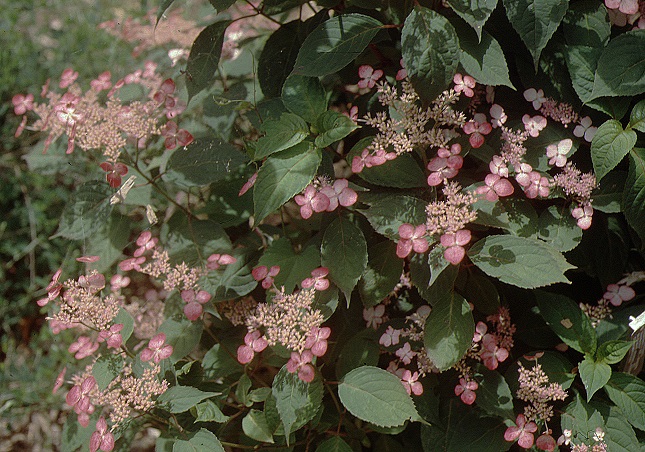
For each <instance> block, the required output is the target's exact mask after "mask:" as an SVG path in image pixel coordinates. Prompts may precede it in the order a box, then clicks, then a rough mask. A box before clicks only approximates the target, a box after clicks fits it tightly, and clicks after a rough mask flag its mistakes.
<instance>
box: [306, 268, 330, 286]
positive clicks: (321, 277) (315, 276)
mask: <svg viewBox="0 0 645 452" xmlns="http://www.w3.org/2000/svg"><path fill="white" fill-rule="evenodd" d="M328 274H329V269H328V268H327V267H318V268H316V269H314V270H312V271H311V278H305V279H303V280H302V283H301V284H300V285H301V286H302V288H303V289H309V288H311V287H313V288H314V289H316V290H327V289H328V288H329V280H328V279H327V278H326V277H327V275H328Z"/></svg>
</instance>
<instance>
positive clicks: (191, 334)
mask: <svg viewBox="0 0 645 452" xmlns="http://www.w3.org/2000/svg"><path fill="white" fill-rule="evenodd" d="M203 329H204V324H203V323H202V322H201V321H196V322H191V321H190V320H188V319H187V318H185V317H183V316H182V317H180V318H179V319H177V318H170V319H166V320H165V321H164V322H163V323H162V324H161V326H160V327H159V332H160V333H165V335H166V344H170V345H172V347H173V351H172V355H171V356H170V361H171V362H172V363H176V362H177V361H179V360H180V359H182V358H183V357H184V356H186V355H187V354H189V353H190V352H192V351H193V349H194V348H195V346H196V345H197V344H199V340H200V339H201V337H202V331H203Z"/></svg>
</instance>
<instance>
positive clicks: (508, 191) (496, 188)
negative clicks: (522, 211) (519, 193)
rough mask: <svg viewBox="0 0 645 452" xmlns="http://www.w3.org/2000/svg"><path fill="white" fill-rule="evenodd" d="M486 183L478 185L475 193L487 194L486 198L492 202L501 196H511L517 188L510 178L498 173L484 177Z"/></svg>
mask: <svg viewBox="0 0 645 452" xmlns="http://www.w3.org/2000/svg"><path fill="white" fill-rule="evenodd" d="M484 182H485V183H486V185H483V186H481V187H478V188H477V189H476V190H475V193H476V194H478V195H482V194H483V195H485V196H486V199H487V200H488V201H491V202H495V201H497V200H498V199H499V198H500V197H504V196H510V195H512V194H513V191H515V189H514V188H513V184H511V183H510V182H509V181H508V179H504V178H502V177H500V176H499V175H497V174H488V175H487V176H486V178H485V179H484Z"/></svg>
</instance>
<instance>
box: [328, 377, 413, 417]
mask: <svg viewBox="0 0 645 452" xmlns="http://www.w3.org/2000/svg"><path fill="white" fill-rule="evenodd" d="M338 396H339V397H340V401H341V402H342V404H343V405H344V406H345V408H347V410H348V411H349V412H350V413H352V414H353V415H354V416H356V417H357V418H359V419H361V420H363V421H366V422H371V423H372V424H375V425H378V426H380V427H396V426H397V425H403V423H405V421H407V420H409V419H413V420H414V419H417V418H418V416H419V415H418V414H417V410H416V408H415V407H414V402H412V399H411V398H410V396H409V395H408V393H407V392H406V391H405V388H404V387H403V385H402V384H401V380H399V378H398V377H397V376H396V375H394V374H391V373H390V372H387V371H386V370H383V369H379V368H378V367H372V366H363V367H359V368H357V369H354V370H352V371H351V372H349V373H348V374H347V375H345V376H344V377H343V379H342V381H341V383H340V384H339V385H338Z"/></svg>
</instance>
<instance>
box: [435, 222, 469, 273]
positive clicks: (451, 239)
mask: <svg viewBox="0 0 645 452" xmlns="http://www.w3.org/2000/svg"><path fill="white" fill-rule="evenodd" d="M470 239H471V234H470V231H469V230H468V229H460V230H459V231H457V232H446V233H445V234H443V235H442V236H441V238H440V241H441V245H442V246H444V247H446V249H445V250H444V252H443V257H444V258H445V259H446V260H447V261H448V262H450V263H451V264H452V265H457V264H459V263H460V262H461V261H462V260H463V258H464V256H465V255H466V250H465V249H464V246H465V245H467V244H468V243H470Z"/></svg>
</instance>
